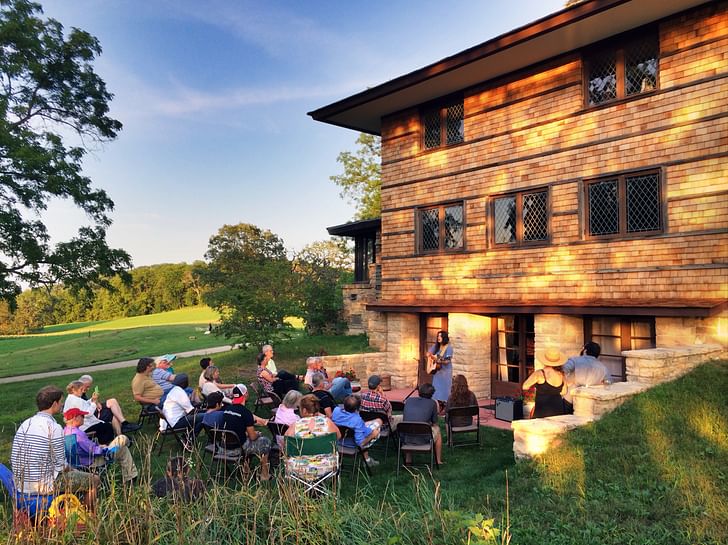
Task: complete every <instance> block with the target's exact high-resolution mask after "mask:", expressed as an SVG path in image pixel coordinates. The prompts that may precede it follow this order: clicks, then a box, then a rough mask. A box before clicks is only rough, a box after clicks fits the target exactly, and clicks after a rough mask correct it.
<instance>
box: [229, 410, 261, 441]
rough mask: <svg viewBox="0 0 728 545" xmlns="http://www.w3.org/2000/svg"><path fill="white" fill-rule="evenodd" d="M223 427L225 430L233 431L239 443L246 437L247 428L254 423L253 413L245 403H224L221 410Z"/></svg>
mask: <svg viewBox="0 0 728 545" xmlns="http://www.w3.org/2000/svg"><path fill="white" fill-rule="evenodd" d="M222 414H223V427H224V428H225V429H226V430H230V431H234V432H235V433H236V434H237V436H238V438H239V439H240V442H241V443H244V442H245V440H246V439H247V438H248V428H249V427H250V426H253V425H255V419H254V418H253V413H251V412H250V411H249V410H248V409H247V408H245V405H226V406H225V409H224V410H223V412H222Z"/></svg>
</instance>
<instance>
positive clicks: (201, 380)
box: [197, 358, 212, 390]
mask: <svg viewBox="0 0 728 545" xmlns="http://www.w3.org/2000/svg"><path fill="white" fill-rule="evenodd" d="M210 365H212V358H202V359H201V360H200V368H201V369H202V371H201V372H200V378H199V379H198V380H197V385H198V386H199V387H200V390H202V386H203V385H204V384H205V382H206V380H205V369H207V368H208V367H210Z"/></svg>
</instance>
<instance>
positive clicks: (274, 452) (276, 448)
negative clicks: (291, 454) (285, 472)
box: [267, 422, 288, 470]
mask: <svg viewBox="0 0 728 545" xmlns="http://www.w3.org/2000/svg"><path fill="white" fill-rule="evenodd" d="M267 427H268V431H269V432H270V434H271V438H272V441H271V449H270V454H269V455H268V462H269V463H270V468H271V470H275V469H277V468H278V466H279V465H280V461H281V458H282V456H281V445H280V444H279V443H278V437H281V438H282V437H284V436H285V435H286V432H287V431H288V424H279V423H277V422H268V426H267ZM282 443H283V444H285V443H284V442H283V441H282Z"/></svg>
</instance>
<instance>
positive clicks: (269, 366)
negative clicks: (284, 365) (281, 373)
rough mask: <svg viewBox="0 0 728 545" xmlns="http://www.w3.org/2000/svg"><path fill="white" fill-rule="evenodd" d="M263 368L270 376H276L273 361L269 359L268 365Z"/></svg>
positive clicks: (276, 370) (276, 369)
mask: <svg viewBox="0 0 728 545" xmlns="http://www.w3.org/2000/svg"><path fill="white" fill-rule="evenodd" d="M265 368H266V369H268V371H269V372H270V374H271V375H273V376H275V375H277V374H278V368H277V367H276V362H274V361H273V359H272V358H271V359H269V360H268V363H266V364H265Z"/></svg>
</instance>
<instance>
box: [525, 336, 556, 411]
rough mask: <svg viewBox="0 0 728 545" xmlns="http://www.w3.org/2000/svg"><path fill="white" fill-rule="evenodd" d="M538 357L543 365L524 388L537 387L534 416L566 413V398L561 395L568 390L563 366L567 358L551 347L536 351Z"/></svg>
mask: <svg viewBox="0 0 728 545" xmlns="http://www.w3.org/2000/svg"><path fill="white" fill-rule="evenodd" d="M536 359H537V360H538V361H539V362H540V363H541V364H542V365H543V368H542V369H536V370H535V371H534V372H533V373H531V376H529V377H528V378H527V379H526V380H525V381H524V383H523V386H522V388H523V389H524V390H528V389H529V388H531V387H533V386H535V388H536V407H535V409H534V411H533V418H543V417H546V416H557V415H560V414H566V407H565V406H564V400H563V398H562V397H561V396H562V393H565V391H566V384H565V382H564V372H563V371H562V366H563V365H564V363H565V362H566V358H565V357H564V356H563V355H562V354H561V351H560V350H559V349H558V348H554V347H550V348H547V349H546V350H544V351H543V352H540V353H539V352H537V353H536Z"/></svg>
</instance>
